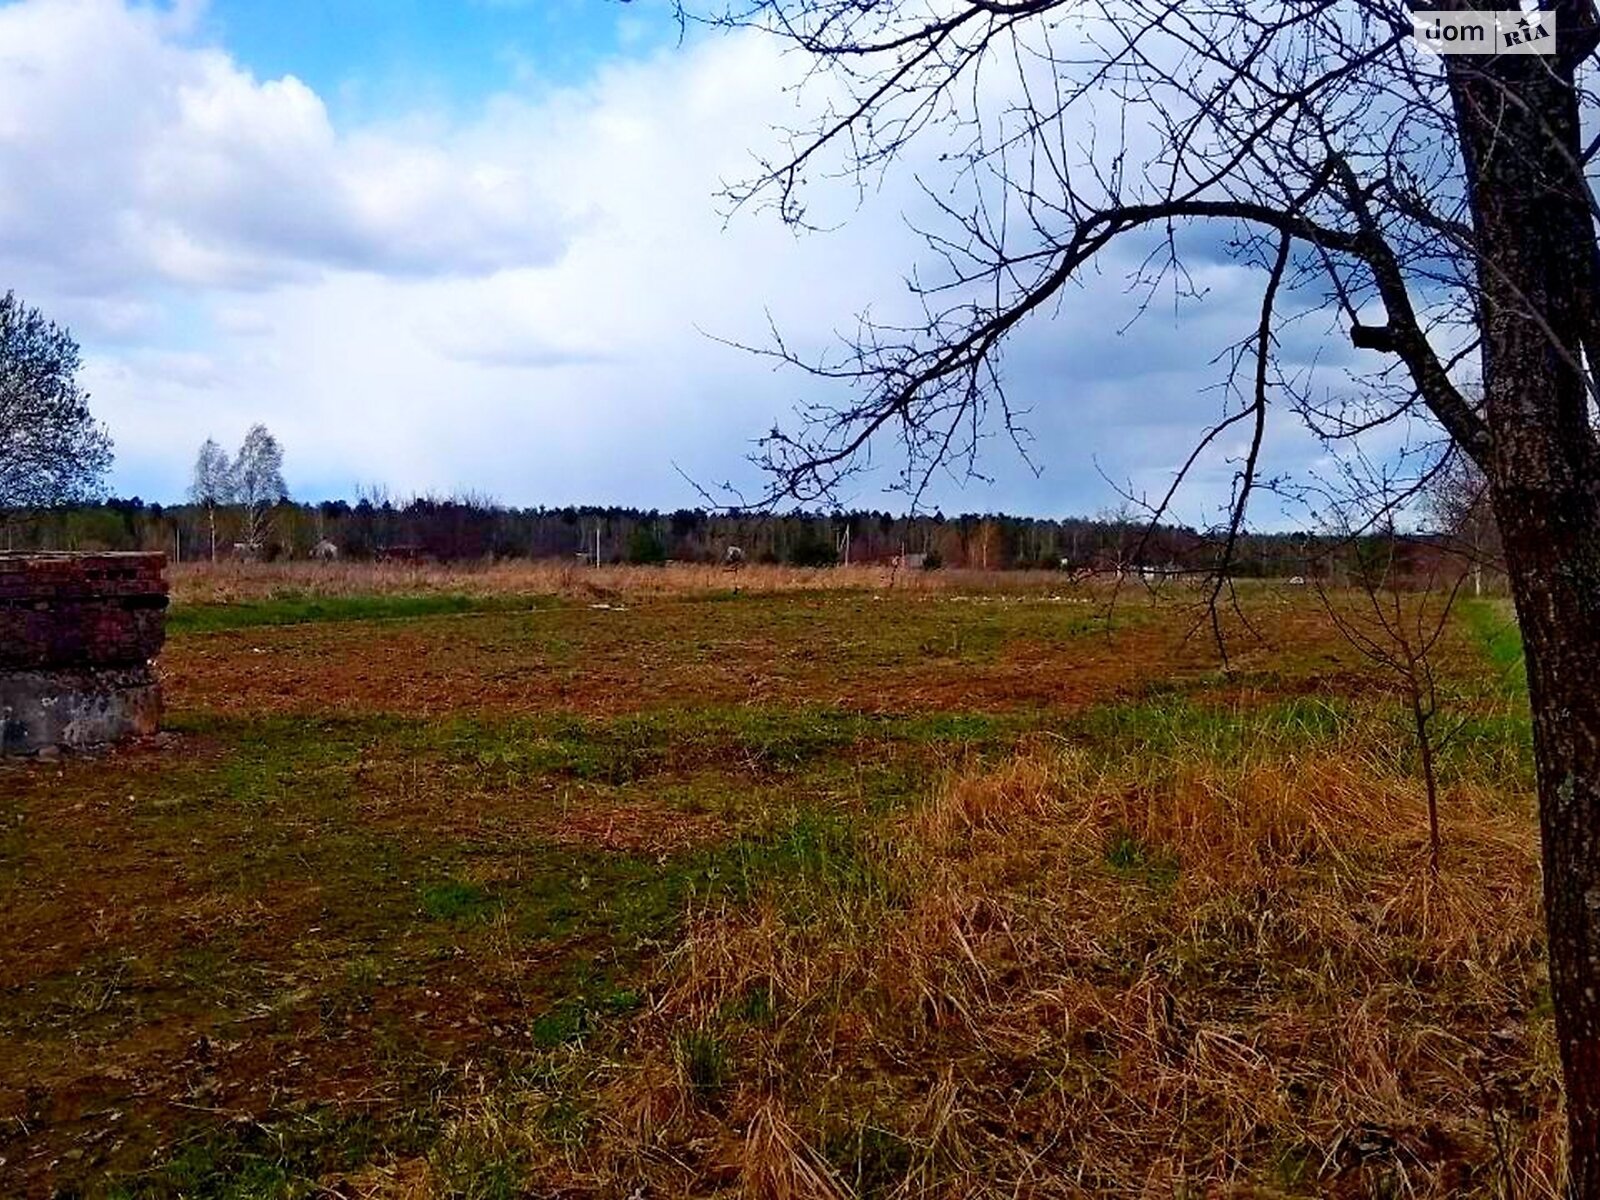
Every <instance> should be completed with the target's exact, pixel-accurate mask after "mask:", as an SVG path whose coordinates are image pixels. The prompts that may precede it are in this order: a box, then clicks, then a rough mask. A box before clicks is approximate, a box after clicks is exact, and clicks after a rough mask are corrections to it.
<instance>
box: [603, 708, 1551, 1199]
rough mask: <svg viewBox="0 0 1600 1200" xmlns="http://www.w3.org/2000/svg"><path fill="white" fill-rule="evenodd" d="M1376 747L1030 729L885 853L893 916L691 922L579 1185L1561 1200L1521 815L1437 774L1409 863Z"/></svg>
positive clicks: (862, 900)
mask: <svg viewBox="0 0 1600 1200" xmlns="http://www.w3.org/2000/svg"><path fill="white" fill-rule="evenodd" d="M1386 729H1387V727H1386V726H1383V725H1382V724H1381V723H1375V724H1373V725H1371V726H1370V727H1367V728H1362V729H1358V730H1355V731H1353V732H1351V733H1348V734H1347V735H1346V736H1345V737H1344V738H1343V739H1342V741H1341V743H1340V745H1338V746H1337V747H1335V748H1334V749H1333V750H1332V751H1331V752H1328V753H1318V754H1316V755H1308V754H1304V753H1301V752H1299V751H1298V750H1297V749H1296V748H1295V746H1294V745H1293V744H1292V743H1289V742H1287V741H1285V742H1282V743H1277V744H1271V745H1262V746H1260V747H1259V748H1256V749H1254V750H1252V751H1251V752H1250V753H1248V754H1246V755H1244V756H1243V758H1242V759H1233V760H1230V761H1226V762H1224V761H1221V760H1218V759H1208V758H1205V757H1200V756H1195V757H1193V758H1189V759H1184V758H1178V757H1172V756H1168V757H1165V758H1161V759H1151V760H1150V761H1140V760H1137V759H1123V760H1119V761H1116V762H1106V761H1099V760H1096V759H1095V758H1094V757H1093V756H1091V755H1090V754H1088V753H1086V752H1085V751H1083V750H1080V749H1075V748H1072V747H1048V746H1043V745H1040V746H1035V747H1033V748H1031V749H1029V750H1028V751H1026V752H1025V753H1023V754H1021V755H1020V756H1018V757H1017V758H1015V759H1013V760H1012V761H1010V762H1008V763H1006V764H1003V765H1001V766H999V767H998V768H993V769H972V770H968V771H966V772H965V773H962V774H959V775H957V776H956V777H954V778H952V779H951V780H950V781H949V782H948V783H947V784H946V785H945V786H944V787H942V788H941V789H940V790H939V791H938V793H937V794H936V795H935V796H933V797H932V798H931V799H930V800H929V802H928V803H927V804H926V805H924V806H922V807H920V808H918V809H917V810H915V811H913V812H910V813H908V814H906V815H905V816H904V817H903V818H902V819H900V820H899V821H898V822H897V823H896V824H895V825H894V827H893V828H892V829H891V830H890V831H888V832H887V833H886V834H885V835H884V836H883V837H882V839H881V841H880V843H879V844H878V845H877V847H876V849H875V851H874V853H876V854H877V855H879V856H880V857H881V858H882V860H883V863H882V865H883V868H884V869H885V870H886V871H889V872H890V873H892V874H893V876H894V877H895V879H896V881H897V886H895V887H894V888H892V889H890V891H889V897H890V898H888V899H886V898H884V897H883V896H872V897H864V896H862V895H859V894H856V893H852V892H849V891H844V892H840V893H839V894H836V895H831V894H820V895H813V896H810V897H808V902H807V903H806V904H804V905H800V906H796V905H794V904H793V903H791V902H790V899H791V898H789V897H786V896H785V895H784V894H783V893H782V890H781V889H777V888H774V889H773V890H771V891H770V892H768V893H767V894H764V895H763V896H761V897H759V898H758V900H757V901H756V902H755V903H753V904H751V905H749V906H744V907H724V908H718V909H716V910H713V911H706V912H702V913H700V914H698V915H696V916H695V918H694V919H693V920H692V922H691V925H690V928H689V931H688V935H687V937H686V939H685V941H684V943H683V945H682V946H681V948H680V949H679V950H678V951H677V952H676V953H675V954H674V955H673V956H672V957H671V958H670V960H669V961H668V962H667V963H666V964H665V965H664V967H663V968H662V974H661V978H660V980H659V984H658V987H657V989H656V991H655V993H654V995H655V1002H654V1004H653V1005H652V1006H651V1008H650V1010H649V1012H648V1013H647V1015H646V1016H644V1017H643V1018H641V1019H640V1020H639V1021H638V1022H637V1023H636V1027H635V1029H634V1031H633V1035H632V1038H631V1040H630V1044H629V1047H628V1055H629V1061H630V1067H629V1070H628V1072H627V1073H625V1074H619V1075H617V1076H615V1077H614V1078H613V1080H612V1082H611V1084H610V1085H609V1086H608V1087H607V1088H606V1089H605V1091H604V1092H603V1094H602V1102H601V1109H600V1128H601V1130H602V1133H601V1134H600V1136H599V1137H598V1138H597V1140H596V1143H595V1146H594V1156H593V1158H592V1159H591V1160H590V1169H591V1172H592V1174H591V1175H590V1177H589V1179H590V1182H591V1184H593V1185H594V1186H595V1187H596V1188H597V1189H598V1190H600V1191H606V1190H607V1186H609V1184H608V1185H606V1186H602V1185H601V1184H602V1181H609V1182H610V1184H615V1183H617V1182H618V1181H622V1180H628V1181H632V1182H633V1183H636V1184H637V1183H648V1184H649V1185H650V1186H653V1187H655V1188H657V1189H659V1190H660V1191H661V1193H662V1194H690V1193H700V1194H712V1193H716V1192H719V1191H720V1190H724V1189H726V1188H728V1187H732V1186H737V1187H738V1188H739V1189H740V1190H741V1192H742V1193H743V1194H748V1195H760V1196H787V1195H802V1194H803V1195H825V1194H830V1193H829V1192H828V1190H827V1189H828V1188H833V1189H835V1191H836V1193H837V1194H853V1193H867V1192H875V1193H876V1194H885V1195H906V1196H910V1195H974V1196H976V1195H985V1196H987V1195H1038V1196H1052V1195H1061V1196H1069V1195H1125V1196H1135V1195H1138V1196H1143V1195H1179V1194H1186V1195H1293V1194H1306V1193H1334V1194H1348V1195H1368V1194H1385V1195H1414V1196H1444V1195H1461V1194H1479V1195H1501V1194H1507V1193H1508V1192H1510V1193H1512V1194H1515V1195H1517V1196H1524V1197H1526V1196H1553V1195H1557V1194H1559V1190H1560V1184H1561V1180H1560V1178H1559V1174H1558V1163H1559V1154H1558V1150H1559V1127H1560V1126H1559V1116H1558V1099H1557V1087H1556V1076H1555V1065H1554V1064H1555V1056H1554V1050H1553V1046H1552V1043H1551V1035H1550V1028H1549V1022H1548V1019H1547V1018H1546V1017H1545V1016H1544V1015H1543V1014H1542V1011H1541V1008H1540V997H1541V993H1542V987H1543V982H1542V969H1543V968H1542V949H1541V947H1542V939H1541V935H1540V924H1539V911H1538V903H1537V892H1538V888H1537V878H1538V866H1537V857H1536V846H1535V839H1534V832H1533V827H1532V822H1531V820H1530V818H1529V815H1528V811H1527V806H1526V804H1523V803H1512V802H1508V801H1507V799H1506V797H1505V796H1504V795H1503V794H1501V793H1499V792H1496V791H1495V790H1493V789H1490V788H1488V787H1486V786H1468V785H1464V784H1463V785H1457V786H1455V787H1453V788H1452V789H1451V791H1450V793H1449V795H1448V796H1447V797H1446V802H1445V813H1446V818H1447V820H1446V829H1445V846H1446V853H1445V862H1444V870H1443V873H1442V874H1441V875H1440V876H1439V877H1438V878H1437V879H1435V878H1433V877H1432V876H1431V875H1430V874H1429V872H1428V870H1427V867H1426V859H1427V847H1426V842H1427V833H1426V829H1427V826H1426V812H1425V807H1424V801H1423V798H1422V796H1421V794H1420V791H1419V789H1418V787H1417V786H1416V785H1415V784H1414V783H1413V782H1412V781H1410V780H1409V779H1407V778H1405V777H1403V776H1399V775H1396V774H1393V773H1389V772H1385V771H1383V770H1381V769H1380V766H1379V764H1380V763H1382V762H1383V761H1387V758H1388V757H1389V756H1386V755H1385V754H1383V753H1380V751H1381V750H1382V747H1381V746H1380V745H1379V744H1378V740H1380V739H1382V738H1384V737H1387V736H1389V735H1388V734H1387V732H1386ZM758 995H759V996H765V997H767V998H768V1002H767V1004H766V1005H764V1006H760V1007H761V1008H762V1011H763V1014H767V1015H761V1016H759V1017H756V1018H753V1017H752V1016H751V1015H750V1013H751V1007H752V1006H751V1000H750V998H751V997H752V996H758ZM768 1010H770V1012H769V1013H768ZM686 1028H695V1029H708V1028H709V1029H714V1030H716V1031H717V1036H718V1037H720V1038H722V1039H723V1040H724V1042H725V1044H726V1047H727V1050H728V1054H729V1057H730V1061H732V1062H733V1063H734V1064H735V1073H734V1076H735V1077H734V1081H733V1082H732V1083H731V1084H730V1085H729V1087H728V1089H727V1091H726V1094H724V1095H722V1096H720V1097H719V1098H718V1099H717V1102H716V1103H707V1102H706V1101H705V1100H704V1098H701V1097H696V1096H694V1095H692V1094H691V1093H690V1092H689V1091H687V1090H686V1089H685V1087H684V1085H683V1081H682V1080H681V1079H679V1080H677V1082H676V1084H673V1083H671V1082H670V1080H671V1077H672V1070H673V1067H672V1065H671V1064H672V1061H673V1060H672V1057H671V1047H672V1045H673V1042H672V1039H673V1037H674V1035H675V1031H678V1030H682V1029H686ZM640 1063H643V1064H648V1065H647V1066H645V1067H643V1068H641V1067H640V1065H639V1064H640ZM647 1077H648V1078H651V1079H654V1080H655V1081H656V1086H658V1087H665V1088H667V1089H668V1091H669V1092H670V1094H671V1096H672V1097H673V1099H672V1101H671V1103H670V1104H666V1105H663V1104H662V1103H661V1102H660V1100H659V1098H657V1100H655V1101H653V1102H652V1104H651V1105H650V1106H648V1107H649V1111H651V1112H652V1113H656V1114H658V1115H659V1114H660V1113H666V1114H668V1115H667V1116H666V1118H665V1119H656V1120H653V1121H651V1122H649V1123H648V1127H646V1123H643V1122H641V1121H639V1120H638V1119H637V1117H632V1116H627V1115H625V1114H628V1113H629V1112H630V1111H634V1110H635V1109H636V1108H637V1106H638V1105H639V1104H640V1103H641V1099H640V1098H641V1096H642V1095H650V1094H651V1093H650V1091H649V1089H644V1090H643V1091H641V1083H642V1080H643V1079H645V1078H647ZM730 1146H731V1147H741V1148H742V1149H740V1150H739V1151H738V1152H733V1151H730V1150H729V1149H728V1147H730ZM752 1148H753V1149H752ZM808 1171H809V1172H814V1173H815V1174H807V1172H808ZM796 1189H798V1190H796Z"/></svg>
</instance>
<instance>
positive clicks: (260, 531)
mask: <svg viewBox="0 0 1600 1200" xmlns="http://www.w3.org/2000/svg"><path fill="white" fill-rule="evenodd" d="M288 495H289V489H288V487H286V486H285V485H284V482H283V447H282V446H280V445H279V444H278V439H277V438H275V437H273V436H272V434H270V433H268V432H267V427H266V426H265V425H252V426H250V430H249V432H247V433H246V434H245V435H244V442H243V443H242V444H241V445H240V447H239V453H238V456H237V457H235V458H234V460H233V469H232V471H231V472H230V480H229V497H230V499H231V500H232V501H233V503H235V504H237V505H238V506H239V511H240V516H241V519H242V521H243V530H242V532H243V535H244V546H245V549H246V550H248V551H249V552H250V553H251V554H258V553H260V551H261V547H262V546H263V545H264V544H265V542H266V539H267V534H268V532H269V531H270V530H271V527H272V510H273V509H274V508H275V507H276V506H277V505H278V503H279V502H280V501H282V500H285V499H287V498H288Z"/></svg>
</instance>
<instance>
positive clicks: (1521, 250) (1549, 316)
mask: <svg viewBox="0 0 1600 1200" xmlns="http://www.w3.org/2000/svg"><path fill="white" fill-rule="evenodd" d="M1571 79H1572V72H1571V71H1570V70H1564V69H1557V65H1556V64H1555V62H1554V61H1553V60H1551V59H1549V58H1535V57H1528V58H1507V59H1496V60H1491V59H1467V58H1460V59H1456V60H1454V61H1453V62H1452V64H1451V91H1452V94H1453V98H1454V101H1455V106H1456V112H1457V118H1458V122H1459V129H1460V132H1461V139H1462V148H1463V152H1464V155H1465V159H1466V165H1467V178H1468V187H1469V201H1470V203H1471V208H1472V215H1473V224H1474V228H1475V233H1476V237H1477V239H1478V244H1479V245H1480V246H1482V247H1484V248H1485V253H1484V254H1483V255H1482V256H1481V257H1480V266H1479V285H1480V288H1481V293H1482V306H1483V311H1482V314H1481V318H1482V331H1483V344H1482V354H1483V367H1484V395H1485V415H1486V418H1487V420H1488V422H1489V426H1490V430H1491V432H1492V434H1493V441H1494V450H1493V456H1492V461H1490V462H1488V463H1484V464H1481V465H1482V466H1484V468H1485V470H1486V471H1487V474H1488V477H1489V482H1490V493H1491V497H1492V500H1493V505H1494V511H1495V516H1496V518H1497V520H1498V521H1499V523H1500V530H1501V534H1502V541H1503V542H1504V547H1505V558H1506V565H1507V570H1508V572H1509V575H1510V581H1511V589H1512V595H1513V597H1514V599H1515V601H1516V607H1517V616H1518V618H1519V620H1520V622H1521V625H1522V636H1523V644H1524V646H1525V648H1526V652H1527V670H1528V691H1529V698H1530V701H1531V704H1532V711H1533V742H1534V760H1535V764H1536V767H1537V773H1538V791H1539V824H1540V835H1541V839H1542V844H1543V854H1544V903H1545V919H1546V921H1547V923H1548V927H1549V962H1550V984H1551V992H1552V999H1553V1001H1554V1008H1555V1020H1556V1035H1557V1040H1558V1043H1559V1047H1560V1053H1561V1064H1562V1072H1563V1075H1564V1078H1565V1084H1566V1106H1567V1123H1568V1135H1569V1146H1570V1149H1569V1167H1570V1194H1571V1195H1572V1196H1575V1197H1583V1198H1585V1200H1588V1198H1590V1197H1594V1198H1596V1200H1600V472H1597V470H1596V468H1597V466H1600V450H1597V446H1596V440H1595V435H1594V431H1593V425H1592V421H1591V418H1590V408H1589V390H1588V389H1589V378H1588V375H1587V373H1586V371H1585V369H1584V366H1583V357H1584V352H1585V351H1586V350H1587V351H1589V352H1590V353H1591V355H1592V353H1593V351H1594V348H1595V339H1594V330H1595V327H1596V326H1595V313H1594V307H1593V306H1594V304H1595V297H1596V283H1597V280H1596V279H1595V268H1594V264H1595V261H1596V241H1595V233H1594V222H1593V218H1592V216H1591V207H1590V203H1591V202H1590V198H1589V193H1588V188H1587V185H1586V183H1585V182H1584V180H1583V177H1582V170H1581V167H1579V166H1578V165H1577V164H1578V163H1579V161H1580V138H1579V123H1578V100H1577V95H1576V92H1575V89H1574V88H1573V86H1572V82H1571Z"/></svg>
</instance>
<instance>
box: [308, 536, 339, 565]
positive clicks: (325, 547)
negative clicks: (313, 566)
mask: <svg viewBox="0 0 1600 1200" xmlns="http://www.w3.org/2000/svg"><path fill="white" fill-rule="evenodd" d="M311 557H312V558H314V559H316V560H317V561H318V562H337V561H338V558H339V547H338V546H336V545H334V544H333V543H332V542H330V541H329V540H328V539H327V538H323V539H322V540H321V541H320V542H318V543H317V544H316V545H315V546H313V547H311Z"/></svg>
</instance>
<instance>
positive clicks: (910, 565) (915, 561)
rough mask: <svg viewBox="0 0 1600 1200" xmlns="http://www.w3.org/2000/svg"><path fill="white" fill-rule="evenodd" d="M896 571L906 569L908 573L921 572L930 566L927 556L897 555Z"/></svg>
mask: <svg viewBox="0 0 1600 1200" xmlns="http://www.w3.org/2000/svg"><path fill="white" fill-rule="evenodd" d="M894 565H895V567H896V569H900V568H904V569H905V570H907V571H920V570H922V569H923V568H924V567H926V566H927V565H928V556H927V555H926V554H897V555H895V556H894Z"/></svg>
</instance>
